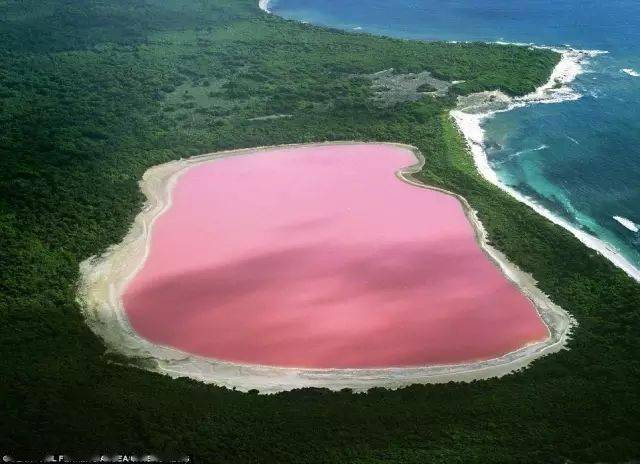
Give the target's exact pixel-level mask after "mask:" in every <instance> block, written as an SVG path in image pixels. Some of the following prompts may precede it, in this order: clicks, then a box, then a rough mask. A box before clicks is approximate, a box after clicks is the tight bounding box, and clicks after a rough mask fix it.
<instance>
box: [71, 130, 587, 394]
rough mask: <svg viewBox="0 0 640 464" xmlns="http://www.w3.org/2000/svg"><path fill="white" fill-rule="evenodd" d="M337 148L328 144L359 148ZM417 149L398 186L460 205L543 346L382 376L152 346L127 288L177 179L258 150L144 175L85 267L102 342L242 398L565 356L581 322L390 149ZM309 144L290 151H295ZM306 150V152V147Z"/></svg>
mask: <svg viewBox="0 0 640 464" xmlns="http://www.w3.org/2000/svg"><path fill="white" fill-rule="evenodd" d="M361 143H362V142H337V143H330V145H336V144H341V145H349V144H361ZM390 145H395V146H398V147H402V148H404V149H407V150H411V151H412V152H413V153H414V155H415V157H416V160H417V162H416V164H414V165H413V166H410V167H408V168H405V169H402V170H400V171H398V172H397V176H398V178H399V179H401V180H403V181H405V182H408V183H410V184H412V185H415V186H418V187H422V188H430V189H433V190H437V191H440V192H443V193H446V194H448V195H452V196H454V197H455V198H457V199H458V200H459V201H460V202H461V204H462V205H463V207H464V210H465V213H466V215H467V217H468V219H469V221H471V223H472V224H473V226H474V229H475V233H476V239H477V241H478V244H479V245H480V246H481V248H482V249H483V250H484V252H485V253H486V254H487V256H488V257H489V258H490V259H491V260H492V262H494V263H495V264H496V265H497V266H498V267H499V268H500V269H501V270H502V272H503V273H504V274H505V276H506V277H507V278H508V279H509V280H511V281H512V282H514V283H515V284H516V285H517V286H518V287H519V288H520V289H521V291H522V292H523V293H524V294H525V295H526V296H527V297H528V298H529V299H530V300H531V301H532V302H533V304H534V306H535V307H536V310H537V311H538V313H539V314H540V316H541V318H542V319H543V320H544V322H545V324H546V325H547V327H548V328H549V333H550V337H549V339H547V340H546V341H544V342H540V343H536V344H533V345H529V346H526V347H523V348H521V349H519V350H516V351H513V352H511V353H508V354H506V355H504V356H501V357H499V358H495V359H490V360H486V361H479V362H473V363H467V364H455V365H439V366H425V367H409V368H382V369H380V368H378V369H300V368H284V367H270V366H260V365H243V364H236V363H231V362H224V361H218V360H215V359H210V358H204V357H200V356H194V355H191V354H189V353H185V352H182V351H179V350H176V349H173V348H168V347H164V346H159V345H155V344H152V343H150V342H148V341H146V340H144V339H142V338H141V337H140V336H138V335H137V334H136V332H135V331H134V330H133V329H132V328H131V326H130V325H129V322H128V320H127V317H126V314H125V311H124V307H123V305H122V300H121V297H122V294H123V292H124V290H125V288H126V286H127V284H128V282H129V281H130V280H131V279H132V278H133V276H135V274H136V273H137V272H138V270H139V269H141V267H142V266H143V265H144V262H145V259H146V257H147V255H148V252H149V248H150V237H151V229H152V227H153V223H154V221H155V220H156V218H158V217H159V216H160V215H161V214H162V213H163V212H164V211H166V210H167V209H168V208H169V207H170V206H171V191H172V188H173V186H174V185H175V184H176V181H177V179H178V178H179V177H180V176H181V175H182V174H183V173H184V172H185V171H186V170H187V169H189V168H190V167H192V166H194V165H196V164H198V163H204V162H208V161H211V160H214V159H217V158H222V157H226V156H239V155H243V154H248V153H253V152H256V151H269V150H274V149H278V148H282V146H278V147H258V148H252V149H243V150H234V151H226V152H219V153H210V154H206V155H201V156H196V157H193V158H189V159H182V160H178V161H172V162H169V163H165V164H162V165H158V166H155V167H152V168H150V169H149V170H147V172H145V174H144V176H143V179H142V181H141V182H140V188H141V190H142V192H143V193H144V194H145V196H146V197H147V202H146V203H145V205H144V207H143V209H142V211H141V212H140V214H138V216H137V217H136V218H135V221H134V224H133V225H132V227H131V230H130V231H129V233H128V234H127V236H126V237H125V238H124V240H123V241H122V242H121V243H119V244H117V245H114V246H112V247H111V248H109V250H107V251H106V252H105V253H104V254H103V255H102V256H100V257H91V258H89V259H87V260H86V261H84V262H83V263H81V266H80V273H81V278H80V283H79V294H78V301H79V302H80V304H81V306H82V308H83V312H84V314H85V317H86V320H87V323H88V325H89V327H90V328H91V329H92V330H93V331H94V332H95V333H96V334H97V335H98V336H100V337H101V338H102V339H103V340H104V342H105V344H106V345H107V347H108V349H110V350H111V351H113V352H116V353H119V354H122V355H125V356H127V357H130V358H132V364H135V365H138V366H140V367H144V368H147V369H149V370H152V371H155V372H159V373H164V374H167V375H170V376H171V377H176V378H177V377H191V378H193V379H196V380H201V381H204V382H207V383H214V384H217V385H221V386H226V387H229V388H233V387H235V388H237V389H239V390H242V391H247V390H250V389H257V390H259V391H260V392H262V393H276V392H280V391H286V390H292V389H295V388H304V387H324V388H329V389H331V390H340V389H342V388H351V389H353V390H354V391H366V390H367V389H369V388H371V387H386V388H399V387H403V386H407V385H411V384H415V383H444V382H450V381H467V382H468V381H472V380H480V379H487V378H491V377H500V376H503V375H505V374H508V373H510V372H513V371H515V370H518V369H521V368H523V367H526V366H527V365H528V364H529V363H531V362H532V361H533V360H534V359H536V358H539V357H541V356H544V355H547V354H550V353H554V352H557V351H559V350H561V349H563V348H564V347H565V345H566V343H567V341H568V338H569V334H570V331H571V328H572V327H573V326H574V325H575V324H576V323H575V320H574V319H573V318H572V317H571V316H570V315H569V314H568V313H567V312H566V311H564V310H563V309H562V308H560V307H559V306H557V305H555V304H554V303H553V302H551V301H550V299H549V298H548V297H547V296H546V295H545V294H544V293H542V292H541V291H540V290H539V289H538V288H537V287H536V285H535V284H536V283H535V281H534V279H533V278H532V277H531V276H530V275H529V274H526V273H524V272H522V271H521V270H519V269H518V268H517V267H516V266H515V265H513V264H512V263H510V262H509V261H508V260H507V258H506V256H505V255H504V254H502V253H501V252H499V251H498V250H496V249H494V248H493V247H492V246H490V245H489V244H488V243H487V236H486V232H485V230H484V228H483V226H482V224H481V223H480V222H479V220H478V218H477V216H476V213H475V212H474V211H473V210H472V209H471V207H470V206H469V204H468V203H467V201H466V200H465V199H464V198H462V197H461V196H459V195H456V194H454V193H452V192H448V191H446V190H442V189H437V188H433V187H429V186H427V185H424V184H422V183H421V182H419V181H418V180H416V179H415V178H414V177H413V174H415V173H417V172H419V171H420V170H421V168H422V166H423V165H424V157H423V156H422V155H421V154H420V153H419V151H418V150H417V149H416V148H414V147H411V146H406V145H400V144H390ZM302 146H305V145H289V146H288V147H291V148H296V147H302ZM307 146H308V145H307Z"/></svg>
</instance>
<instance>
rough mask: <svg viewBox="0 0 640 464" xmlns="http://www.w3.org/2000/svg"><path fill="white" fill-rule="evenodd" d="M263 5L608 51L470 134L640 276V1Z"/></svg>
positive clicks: (503, 180) (509, 185)
mask: <svg viewBox="0 0 640 464" xmlns="http://www.w3.org/2000/svg"><path fill="white" fill-rule="evenodd" d="M260 3H261V6H262V7H263V8H268V9H269V11H270V12H272V13H274V14H277V15H279V16H283V17H285V18H289V19H296V20H300V21H306V22H311V23H314V24H320V25H327V26H332V27H338V28H342V29H345V30H353V31H365V32H370V33H374V34H380V35H388V36H395V37H402V38H411V39H421V40H448V41H484V42H500V41H501V42H510V43H524V44H535V45H540V46H551V47H554V48H558V49H568V48H573V49H579V50H590V51H594V50H597V51H601V52H606V53H588V54H586V55H585V56H583V57H581V59H580V60H579V62H578V61H576V60H574V62H573V63H571V60H569V62H568V65H569V67H571V66H573V68H572V69H570V70H569V72H568V75H569V78H568V79H566V81H567V82H570V83H569V84H568V85H570V89H566V88H565V89H563V91H562V92H559V93H556V94H553V95H546V96H545V97H544V98H531V99H530V101H529V102H524V103H526V104H524V103H523V104H518V105H511V106H510V107H513V108H512V109H511V110H510V111H505V112H495V113H492V114H484V115H482V117H481V118H477V119H476V121H475V125H476V126H477V127H475V128H474V127H473V125H474V124H473V122H472V124H471V125H470V126H469V125H468V127H467V128H466V131H465V134H466V135H467V136H468V137H471V138H472V139H473V137H474V133H473V132H474V130H475V137H476V138H477V137H478V133H480V137H481V140H479V142H480V146H478V147H476V148H478V149H479V150H480V151H481V152H482V153H481V154H478V153H476V155H478V156H480V157H484V163H485V165H486V168H487V170H488V171H490V173H489V174H488V176H489V177H490V176H494V177H495V178H496V180H497V181H499V182H500V184H501V185H502V186H503V187H504V188H506V189H507V190H509V191H511V192H512V193H513V194H514V195H515V196H517V197H518V198H520V199H521V200H523V201H526V202H527V203H529V204H530V205H532V206H533V207H535V208H536V210H538V211H539V212H541V213H542V214H545V215H546V216H547V217H549V218H551V219H553V220H554V221H555V222H557V223H560V224H562V225H563V226H565V227H566V228H568V229H569V230H571V231H572V232H573V233H574V234H575V235H576V236H578V237H579V238H580V239H581V240H582V241H583V242H585V243H586V244H588V245H589V246H591V247H592V248H595V249H597V250H599V251H600V252H601V253H603V254H604V255H605V256H607V257H608V258H609V259H611V260H612V261H614V262H615V263H616V264H617V265H618V266H619V267H622V268H623V269H625V270H626V271H627V272H628V273H629V274H630V275H632V276H634V277H635V278H636V279H638V280H640V230H639V229H640V1H638V0H613V1H609V2H602V1H596V0H526V1H519V2H514V1H512V0H453V1H452V0H439V1H436V0H394V1H388V0H359V1H355V0H271V1H266V0H261V2H260ZM565 64H567V63H565ZM565 77H566V76H565ZM536 103H553V104H536ZM478 124H479V125H478ZM463 125H464V123H463ZM476 141H478V140H476ZM476 160H478V158H476ZM485 174H487V173H486V172H485Z"/></svg>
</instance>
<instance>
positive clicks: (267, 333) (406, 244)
mask: <svg viewBox="0 0 640 464" xmlns="http://www.w3.org/2000/svg"><path fill="white" fill-rule="evenodd" d="M414 162H415V160H414V158H413V155H412V154H411V152H409V151H408V150H405V149H402V148H398V147H394V146H389V145H368V144H354V145H329V146H326V145H325V146H313V147H305V148H289V149H279V150H276V151H266V152H257V153H255V154H251V155H243V156H234V157H228V158H223V159H219V160H216V161H212V162H207V163H204V164H199V165H196V166H194V167H192V168H191V169H189V170H188V171H187V172H186V173H184V174H183V175H182V176H181V177H180V178H179V180H178V182H177V184H176V186H175V189H174V191H173V204H172V206H171V208H170V209H169V210H168V211H167V212H165V213H164V214H163V215H162V216H160V217H159V218H158V219H157V221H156V222H155V225H154V226H153V231H152V239H151V250H150V253H149V256H148V259H147V261H146V262H145V264H144V267H143V268H142V270H141V271H140V272H139V273H138V274H137V275H136V276H135V277H134V279H133V280H132V282H131V283H130V285H129V286H128V288H127V290H126V292H125V294H124V297H123V301H124V305H125V309H126V313H127V315H128V318H129V320H130V322H131V324H132V326H133V328H134V329H135V330H136V331H137V332H138V333H139V334H140V335H141V336H143V337H144V338H146V339H148V340H151V341H153V342H155V343H159V344H162V345H167V346H172V347H175V348H179V349H181V350H183V351H187V352H190V353H194V354H198V355H203V356H207V357H211V358H216V359H221V360H227V361H235V362H241V363H250V364H264V365H274V366H296V367H317V368H328V367H336V368H346V367H386V366H421V365H430V364H442V363H458V362H464V361H471V360H477V359H487V358H492V357H496V356H500V355H502V354H505V353H507V352H509V351H512V350H514V349H517V348H519V347H522V346H524V345H526V344H527V343H530V342H534V341H538V340H542V339H545V338H546V337H547V335H548V332H547V329H546V327H545V325H544V324H543V322H542V321H541V320H540V318H539V316H538V315H537V313H536V311H535V309H534V308H533V306H532V304H531V302H530V301H529V300H528V299H526V298H525V297H524V296H523V295H522V294H521V293H520V291H519V290H518V289H517V288H516V287H515V286H514V285H513V284H511V283H510V282H509V281H508V280H507V279H506V278H505V277H504V276H503V275H502V274H501V272H500V271H499V270H498V269H497V268H496V267H495V265H494V264H492V263H491V262H490V261H489V259H488V258H487V257H486V256H485V254H484V253H483V252H482V251H481V249H480V248H479V246H478V245H477V243H476V241H475V239H474V232H473V228H472V226H471V225H470V223H469V221H468V220H467V218H466V217H465V215H464V212H463V209H462V206H461V205H460V203H459V202H458V200H456V199H455V198H453V197H451V196H448V195H445V194H443V193H439V192H435V191H432V190H426V189H424V188H420V187H416V186H411V185H409V184H407V183H405V182H403V181H401V180H399V179H398V178H397V177H396V175H395V172H396V171H397V170H398V169H400V168H402V167H405V166H408V165H411V164H413V163H414Z"/></svg>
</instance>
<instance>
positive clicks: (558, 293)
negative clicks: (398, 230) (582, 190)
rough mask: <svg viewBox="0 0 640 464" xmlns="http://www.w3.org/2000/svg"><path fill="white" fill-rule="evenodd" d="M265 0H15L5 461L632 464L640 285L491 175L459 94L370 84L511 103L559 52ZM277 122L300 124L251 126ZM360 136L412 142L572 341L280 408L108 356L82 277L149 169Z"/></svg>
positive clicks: (4, 211)
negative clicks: (96, 457)
mask: <svg viewBox="0 0 640 464" xmlns="http://www.w3.org/2000/svg"><path fill="white" fill-rule="evenodd" d="M255 3H257V2H254V1H253V0H236V1H232V0H183V1H178V0H173V1H167V0H135V1H131V0H110V1H109V2H104V1H98V0H74V1H68V0H39V1H36V0H23V1H19V2H18V1H14V0H5V1H0V18H1V19H0V44H2V47H0V127H2V130H0V244H1V246H0V372H1V373H2V382H0V398H1V399H2V401H1V403H0V417H1V419H2V420H1V424H2V425H1V426H0V451H3V452H7V453H8V454H10V453H16V452H18V451H21V450H25V451H29V450H31V451H42V450H47V451H53V450H65V451H66V452H69V453H72V452H74V451H75V452H81V453H87V454H93V453H96V452H101V451H106V450H110V451H114V450H126V451H130V452H135V451H146V452H150V451H153V452H155V453H158V454H162V453H172V454H182V453H185V452H186V453H193V454H195V455H196V456H197V457H198V458H200V462H211V463H218V462H229V463H242V462H251V463H255V462H278V463H283V462H309V463H311V462H314V463H315V462H336V463H346V462H350V463H351V462H353V463H381V462H415V463H424V462H442V463H456V462H461V463H462V462H464V463H473V462H477V463H491V462H500V463H503V462H512V463H522V462H541V463H554V462H558V463H564V462H597V461H606V462H620V461H624V460H628V459H631V458H637V457H638V456H639V455H640V439H639V438H638V437H640V387H639V385H640V337H638V333H640V286H638V285H637V284H636V283H634V282H633V281H631V279H629V278H628V277H627V276H626V275H625V274H624V273H623V272H622V271H620V270H618V269H616V268H614V267H613V265H611V264H610V263H609V262H608V261H607V260H605V259H604V258H602V257H600V256H598V255H597V254H596V253H595V252H593V251H591V250H589V249H587V248H585V247H584V246H583V245H582V244H581V243H579V242H578V241H577V240H576V239H575V238H573V237H572V236H571V235H570V234H569V233H567V232H565V231H564V230H562V229H561V228H559V227H557V226H555V225H553V224H552V223H550V222H549V221H547V220H545V219H544V218H542V217H540V216H538V215H537V214H536V213H534V212H533V211H532V210H530V209H529V208H528V207H526V206H524V205H522V204H520V203H518V202H517V201H515V200H514V199H512V198H511V197H509V196H508V195H506V194H505V193H503V192H502V191H500V190H499V189H497V188H495V187H493V186H491V185H490V184H488V183H487V182H486V181H484V180H483V179H482V178H481V177H480V176H479V175H478V173H477V172H476V170H475V168H474V165H473V161H472V159H471V158H470V156H469V154H468V153H467V152H466V150H465V148H464V144H463V142H462V139H461V137H460V135H459V134H458V132H457V131H456V129H455V127H454V126H453V124H452V122H451V121H450V120H449V119H448V117H447V112H448V110H449V109H450V108H451V107H452V106H453V105H454V103H455V95H454V94H450V95H448V96H446V97H443V98H433V97H430V96H429V97H426V98H424V99H422V100H420V101H418V102H412V103H404V104H399V105H396V106H392V107H380V106H379V104H377V103H376V102H375V101H374V100H373V99H372V98H371V96H372V94H373V91H372V89H371V83H370V81H369V80H368V79H365V78H362V77H360V76H363V75H365V74H370V73H373V72H377V71H380V70H383V69H388V68H392V67H393V68H395V69H396V70H397V72H401V73H408V72H416V73H417V72H422V71H430V72H431V73H432V74H433V75H434V76H435V77H437V78H440V79H445V80H464V81H465V82H464V83H463V84H459V85H456V86H455V87H454V88H452V92H453V91H455V92H457V93H468V92H472V91H478V90H490V89H502V90H504V91H505V92H507V93H510V94H514V95H519V94H524V93H527V92H529V91H531V90H533V89H534V88H535V87H536V86H538V85H540V84H541V83H543V82H545V81H546V80H547V77H548V75H549V73H550V71H551V69H552V67H553V66H554V65H555V63H556V62H557V60H558V56H557V54H555V53H553V52H550V51H546V50H529V49H527V48H521V47H514V46H498V45H487V44H447V43H420V42H412V41H405V40H395V39H386V38H378V37H372V36H367V35H364V34H349V33H345V32H341V31H334V30H327V29H322V28H317V27H313V26H308V25H302V24H298V23H295V22H291V21H285V20H282V19H279V18H276V17H272V16H268V15H265V14H263V13H262V12H260V11H259V10H258V9H257V7H256V5H255ZM205 81H208V83H209V86H207V85H206V83H205ZM209 89H210V90H209ZM185 91H188V92H187V95H189V96H190V97H193V98H190V97H189V96H188V97H186V98H185V97H184V92H185ZM274 114H291V115H292V117H288V118H277V119H259V120H255V119H254V118H255V117H261V116H266V115H274ZM354 139H357V140H378V141H393V142H403V143H407V144H411V145H415V146H417V147H418V148H419V149H420V150H421V151H422V153H423V154H424V156H425V158H426V164H425V167H424V170H423V171H422V172H421V173H420V177H421V178H422V179H423V180H424V181H425V182H427V183H431V184H434V185H438V186H441V187H444V188H447V189H449V190H453V191H455V192H457V193H459V194H461V195H463V196H465V197H466V198H467V199H468V200H469V202H470V203H471V205H472V206H473V207H474V208H476V209H477V210H478V213H479V216H480V218H481V220H482V221H483V223H484V224H485V227H486V228H487V230H488V232H489V234H490V239H491V240H492V242H493V243H494V244H495V245H496V246H497V247H498V248H500V249H501V250H503V251H504V252H505V253H506V254H507V255H508V256H509V257H510V259H512V260H513V261H514V262H515V263H517V264H518V265H520V266H521V267H522V268H524V269H525V270H527V271H529V272H531V273H533V274H534V276H535V277H536V279H538V280H539V282H540V287H541V288H542V289H543V290H544V291H545V292H547V293H548V294H549V295H550V296H551V297H552V299H553V300H554V301H555V302H557V303H558V304H560V305H561V306H563V307H564V308H565V309H567V310H568V311H570V312H571V313H572V314H573V315H574V316H575V317H576V319H577V320H578V323H579V326H578V327H577V328H576V330H575V333H574V336H573V340H572V341H571V342H570V350H569V351H563V352H561V353H558V354H554V355H552V356H548V357H546V358H544V359H541V360H538V361H536V362H535V363H534V364H533V365H532V367H531V368H530V369H527V370H525V371H524V372H521V373H518V374H515V375H510V376H507V377H504V378H502V379H494V380H489V381H483V382H474V383H470V384H447V385H425V386H413V387H409V388H405V389H402V390H399V391H386V390H383V389H375V390H373V391H371V392H369V393H368V394H353V393H352V392H350V391H342V392H338V393H331V392H328V391H325V390H301V391H294V392H289V393H283V394H278V395H273V396H258V395H253V394H243V393H240V392H235V391H231V390H226V389H223V388H218V387H215V386H208V385H204V384H200V383H198V382H195V381H191V380H187V379H180V380H171V379H168V378H165V377H163V376H160V375H156V374H152V373H148V372H145V371H143V370H139V369H135V368H131V367H126V366H123V365H122V363H121V362H113V361H121V360H120V359H118V358H117V357H116V356H114V355H111V354H106V353H105V352H104V347H103V345H102V344H101V342H100V340H98V339H97V338H96V337H95V336H94V335H93V334H92V333H91V332H90V331H89V329H88V328H87V327H86V325H85V323H84V321H83V319H82V316H81V314H80V311H79V308H78V305H77V303H76V301H75V291H76V282H77V278H78V264H79V262H80V261H82V260H84V259H85V258H87V257H88V256H91V255H94V254H96V253H99V252H100V251H101V250H104V249H105V248H106V247H108V246H109V245H111V244H113V243H117V242H118V241H120V239H121V238H122V237H123V236H124V234H125V233H126V231H127V229H128V227H129V224H131V222H132V220H133V217H134V216H135V215H136V214H137V212H138V211H139V209H140V207H141V204H142V201H143V198H142V196H141V194H140V192H139V191H138V187H137V180H138V179H139V178H140V176H141V175H142V173H143V172H144V171H145V170H146V169H147V168H148V167H150V166H152V165H155V164H158V163H162V162H165V161H168V160H171V159H176V158H180V157H184V156H188V155H195V154H199V153H203V152H211V151H216V150H223V149H229V148H240V147H251V146H257V145H271V144H279V143H299V142H313V141H325V140H354ZM309 175H313V173H310V174H309ZM416 214H420V213H419V212H416ZM5 450H6V451H5Z"/></svg>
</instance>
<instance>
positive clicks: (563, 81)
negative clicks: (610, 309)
mask: <svg viewBox="0 0 640 464" xmlns="http://www.w3.org/2000/svg"><path fill="white" fill-rule="evenodd" d="M499 43H501V42H499ZM503 44H504V43H503ZM510 45H521V46H528V47H532V48H547V49H551V50H554V51H556V52H558V53H561V54H562V57H561V59H560V62H559V63H558V64H557V66H556V67H555V69H554V70H553V72H552V74H551V77H550V78H549V80H548V81H547V83H545V84H544V85H542V86H540V87H539V88H537V89H536V90H535V91H534V92H532V93H530V94H528V95H525V96H523V97H516V98H510V97H507V96H506V95H504V94H501V93H499V92H497V93H496V92H486V94H487V95H488V94H493V97H494V99H495V96H496V95H497V94H498V95H499V96H500V99H501V100H502V101H504V102H506V105H504V106H503V107H502V108H499V109H484V110H482V109H481V110H480V111H478V112H468V111H469V109H468V108H467V109H466V111H465V108H457V109H455V110H453V111H451V116H452V117H453V119H454V120H455V122H456V124H457V125H458V127H459V128H460V131H461V132H462V134H463V136H464V137H465V140H466V141H467V144H468V146H469V149H470V151H471V154H472V156H473V159H474V162H475V164H476V167H477V169H478V171H479V172H480V174H481V175H482V176H483V177H484V178H485V179H487V180H488V181H489V182H491V183H492V184H494V185H496V186H497V187H499V188H501V189H502V190H504V191H505V192H507V193H509V194H510V195H511V196H513V197H514V198H516V199H517V200H519V201H521V202H523V203H525V204H527V205H528V206H530V207H531V208H533V209H534V210H535V211H536V212H537V213H538V214H541V215H542V216H544V217H546V218H547V219H549V220H550V221H552V222H554V223H555V224H558V225H559V226H561V227H564V228H565V229H567V230H568V231H569V232H571V233H572V234H573V235H574V236H575V237H576V238H578V240H580V241H581V242H582V243H584V244H585V245H587V246H588V247H589V248H591V249H593V250H596V251H598V252H599V253H600V254H601V255H603V256H605V257H606V258H607V259H609V260H610V261H611V262H612V263H613V264H615V265H616V266H617V267H619V268H620V269H622V270H624V271H625V272H626V273H627V274H629V275H630V276H631V277H632V278H634V279H635V280H638V281H640V269H638V268H637V267H635V266H634V265H633V264H632V263H631V262H629V260H627V259H626V258H625V257H624V256H623V255H622V254H620V253H619V252H618V251H617V250H616V249H615V248H614V247H613V246H611V245H610V244H608V243H606V242H605V241H603V240H601V239H599V238H597V237H594V236H592V235H590V234H588V233H586V232H584V231H583V230H581V229H579V228H578V227H576V226H575V225H573V224H571V223H570V222H569V221H567V220H565V219H563V218H561V217H559V216H556V215H555V214H553V213H552V212H551V211H549V210H548V209H546V208H545V207H543V206H542V205H540V204H538V203H536V202H535V201H534V200H533V199H532V198H529V197H527V196H525V195H523V194H522V193H520V192H518V191H517V190H515V189H514V188H512V187H510V186H508V185H505V184H503V183H502V182H500V179H499V178H498V175H497V174H496V172H495V171H494V170H493V169H492V168H491V165H490V164H489V160H488V158H487V153H486V150H485V142H484V141H485V132H484V129H483V128H482V123H483V121H485V120H486V119H488V118H490V117H492V116H493V115H494V114H496V113H502V112H505V111H510V110H512V109H514V108H521V107H523V106H527V105H532V104H541V103H560V102H564V101H571V100H577V99H579V98H581V96H582V95H580V93H578V92H577V91H576V90H574V89H572V88H571V87H570V86H569V84H570V83H571V82H573V81H574V80H575V79H576V77H578V76H579V75H580V74H581V73H582V72H583V71H584V66H585V65H586V64H587V63H588V60H589V58H592V57H595V56H597V55H600V54H603V53H607V52H605V51H602V50H573V49H557V48H553V47H543V46H536V45H532V44H510ZM474 109H475V110H477V109H478V107H477V106H476V107H475V108H474Z"/></svg>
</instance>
